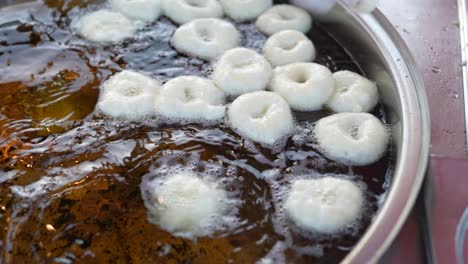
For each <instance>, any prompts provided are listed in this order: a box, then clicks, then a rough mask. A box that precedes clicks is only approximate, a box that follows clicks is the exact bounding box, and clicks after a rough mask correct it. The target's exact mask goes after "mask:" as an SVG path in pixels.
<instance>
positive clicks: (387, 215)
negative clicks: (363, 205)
mask: <svg viewBox="0 0 468 264" xmlns="http://www.w3.org/2000/svg"><path fill="white" fill-rule="evenodd" d="M340 9H346V8H345V7H343V6H341V7H340ZM346 13H347V14H348V15H349V16H352V18H353V19H354V20H355V21H356V23H358V24H359V25H360V26H361V28H362V30H364V31H365V32H366V33H367V35H368V36H369V37H370V39H371V40H372V41H373V42H374V43H372V45H375V46H376V47H378V50H379V52H380V53H381V54H380V55H381V56H382V57H383V59H384V60H385V61H384V63H385V64H386V65H385V67H386V70H388V71H389V73H390V75H391V77H392V81H393V85H394V87H395V88H396V89H397V91H398V95H399V101H400V103H401V104H400V106H399V108H400V111H401V112H400V115H401V116H400V124H399V125H398V124H397V126H398V127H399V128H394V132H396V130H397V129H401V131H399V135H397V137H399V140H398V141H399V142H397V143H396V144H397V145H398V146H399V147H398V148H397V152H398V153H397V156H398V157H397V164H396V170H395V173H394V176H393V180H392V183H391V188H390V191H389V193H388V194H387V197H386V201H385V203H384V204H383V206H382V208H381V209H380V211H379V213H378V215H377V216H376V218H375V219H374V222H373V223H372V225H371V226H370V227H369V229H368V230H367V231H366V233H365V235H364V236H363V237H362V238H361V240H360V241H359V243H358V244H357V245H356V246H355V248H354V249H353V250H352V252H351V253H350V254H348V256H347V257H346V258H345V259H344V261H343V263H375V262H377V261H378V260H379V259H380V258H381V257H382V255H383V254H384V253H385V251H386V250H387V249H388V248H389V247H390V245H391V243H392V242H393V241H394V239H395V238H396V236H397V235H398V233H399V231H400V230H401V228H402V226H403V224H404V222H405V220H406V219H407V218H408V216H409V214H410V212H411V210H412V208H413V206H414V204H415V201H416V198H417V196H418V194H419V191H420V189H421V186H422V182H423V179H424V176H425V173H426V169H427V164H428V158H429V147H430V118H429V106H428V103H427V96H426V91H425V86H424V82H423V79H422V77H421V75H420V74H419V72H418V70H417V67H416V63H415V61H414V59H413V58H412V56H411V54H410V52H409V50H408V48H407V46H406V45H405V44H404V42H403V40H402V39H401V37H400V36H399V34H398V33H397V32H396V30H395V29H394V27H393V26H392V25H391V24H390V22H389V21H388V20H387V19H386V18H385V17H384V15H383V14H382V13H381V12H380V11H378V10H377V11H374V12H373V13H372V14H356V13H354V12H352V11H350V10H346ZM377 82H379V81H377ZM378 84H379V83H378ZM394 107H395V106H394ZM396 133H398V132H396Z"/></svg>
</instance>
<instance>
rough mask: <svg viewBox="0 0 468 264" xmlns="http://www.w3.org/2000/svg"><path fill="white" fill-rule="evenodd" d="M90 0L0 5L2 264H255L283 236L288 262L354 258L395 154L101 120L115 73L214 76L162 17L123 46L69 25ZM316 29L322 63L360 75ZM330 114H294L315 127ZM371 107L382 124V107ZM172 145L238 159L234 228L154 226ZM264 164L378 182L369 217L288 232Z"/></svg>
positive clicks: (250, 38)
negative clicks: (365, 161)
mask: <svg viewBox="0 0 468 264" xmlns="http://www.w3.org/2000/svg"><path fill="white" fill-rule="evenodd" d="M88 2H90V1H70V0H60V1H59V0H56V1H53V0H48V1H45V3H46V5H42V4H34V5H29V6H28V8H16V9H14V10H13V9H9V10H8V11H0V18H2V17H3V18H5V17H8V18H10V19H9V20H7V21H5V19H3V21H2V20H0V22H1V23H0V183H1V185H0V227H1V229H0V263H226V262H234V263H254V262H256V261H258V260H260V259H262V257H264V256H265V255H267V254H268V253H269V252H270V251H271V250H272V248H273V247H274V246H275V245H277V244H278V243H281V242H284V244H285V245H286V246H285V248H283V250H282V252H283V254H282V255H283V256H284V257H285V259H283V260H281V259H279V261H286V262H288V263H332V262H338V261H339V260H341V259H343V258H344V256H345V255H346V254H347V253H348V252H349V251H350V250H351V249H352V248H353V246H354V245H355V244H356V242H357V241H358V239H359V238H360V236H361V235H362V234H363V232H364V231H365V229H366V228H367V227H368V225H369V223H370V222H371V219H372V217H373V215H374V214H375V212H376V211H377V210H378V206H379V203H378V199H379V197H380V195H382V194H383V193H384V192H385V190H386V187H385V186H386V184H387V183H388V179H389V177H390V176H391V174H392V166H393V165H392V164H393V161H392V159H391V155H390V154H389V155H387V156H386V157H385V158H384V159H382V160H381V161H379V162H378V163H376V164H374V165H372V166H367V167H348V166H344V165H341V164H338V163H335V162H332V161H329V160H327V159H325V158H324V157H322V156H321V155H320V154H319V153H318V152H317V151H316V148H315V147H314V144H313V142H311V143H310V142H309V143H304V144H298V143H297V142H295V141H294V140H292V139H291V140H289V141H288V142H287V144H286V146H285V147H284V148H283V149H281V151H279V152H274V151H272V150H271V149H268V148H263V147H261V146H258V145H252V144H246V143H247V142H245V141H244V140H243V139H241V138H240V137H239V136H238V135H236V134H235V133H234V132H232V131H231V130H230V129H229V128H227V127H226V126H225V125H219V126H215V127H207V126H200V125H185V126H168V127H153V126H151V125H149V124H146V125H143V124H138V123H125V122H121V121H115V120H110V119H107V118H103V117H99V116H95V115H94V114H93V110H94V106H95V103H96V101H97V97H98V92H99V85H100V84H101V83H102V82H103V81H104V80H105V79H106V78H108V77H109V76H110V75H112V74H113V73H114V72H116V71H119V70H122V69H133V70H139V71H144V72H146V73H148V74H151V75H153V76H154V77H158V78H160V79H162V80H163V81H164V80H167V79H169V78H172V77H175V76H180V75H188V74H196V75H202V76H208V75H209V74H210V71H211V68H210V66H209V64H207V63H205V62H203V61H200V60H197V59H193V58H188V57H185V56H181V55H178V54H177V52H176V51H175V50H174V49H173V48H172V47H171V46H170V44H169V39H170V36H171V34H172V32H173V31H174V30H175V28H176V27H175V26H174V25H173V24H172V23H171V22H170V21H169V20H167V19H165V18H162V19H160V20H159V21H158V22H155V23H153V24H151V25H148V26H147V27H145V28H144V29H142V30H140V31H139V32H138V34H137V36H135V38H133V39H131V40H128V41H126V42H125V43H123V44H120V45H115V46H102V45H98V44H94V43H90V42H87V41H85V40H82V39H80V38H79V37H77V36H76V35H75V34H74V33H73V30H72V29H71V27H70V24H72V21H73V19H74V18H76V17H77V16H79V15H81V14H83V13H85V12H88V11H89V10H92V9H96V8H97V6H96V5H93V4H90V5H88V4H87V3H88ZM2 12H3V13H2ZM6 12H8V14H7V15H6ZM238 27H239V28H240V29H241V31H242V33H243V36H244V38H243V42H242V45H243V46H246V47H250V48H253V49H256V50H257V51H258V50H260V48H261V46H262V44H263V42H264V41H265V39H266V38H265V37H264V36H262V35H261V34H260V33H258V32H257V31H256V29H255V26H253V25H251V24H243V25H238ZM309 36H310V38H311V39H312V41H313V42H314V44H315V46H316V47H317V51H318V58H317V62H319V63H321V64H324V65H326V66H327V67H329V68H330V69H331V70H332V71H337V70H343V69H346V70H352V71H355V72H360V69H359V66H358V65H357V64H356V63H355V62H354V61H353V60H352V58H351V57H350V55H349V54H347V53H346V51H345V50H344V49H343V48H342V47H341V46H340V45H339V44H338V43H337V42H336V41H335V40H334V38H333V37H332V36H330V35H329V34H328V33H327V32H326V28H323V27H322V26H321V25H318V24H317V25H315V26H314V29H313V30H312V32H310V34H309ZM329 114H330V113H328V112H325V111H321V112H316V113H296V118H297V120H298V122H299V123H301V122H302V123H303V124H304V125H305V124H307V123H311V122H314V121H316V120H317V119H319V118H321V117H324V116H327V115H329ZM374 114H375V115H377V116H378V117H379V118H381V119H382V120H383V121H384V122H385V115H384V112H383V109H382V108H378V109H376V111H375V112H374ZM171 151H178V152H181V153H183V154H182V156H184V155H188V156H190V155H197V156H199V157H200V163H201V164H202V163H210V162H211V163H218V164H222V166H236V167H237V172H236V177H238V178H236V179H235V180H236V181H237V187H238V188H239V189H240V193H241V195H240V196H241V197H239V198H241V199H242V200H243V201H245V202H244V204H243V205H242V206H241V207H240V208H239V213H238V217H239V218H240V219H244V220H245V222H244V223H243V224H242V225H241V226H240V227H238V228H237V229H236V231H235V232H230V233H226V234H218V235H217V236H215V237H214V238H210V237H204V238H199V239H198V240H197V241H196V242H195V241H191V240H188V239H183V238H177V237H174V236H172V235H171V234H169V233H167V232H165V231H163V230H161V229H159V228H158V227H157V226H155V225H152V224H150V223H149V222H148V220H147V210H146V208H145V206H144V204H143V201H142V196H141V193H140V188H139V185H140V183H141V180H142V177H143V176H145V175H149V174H151V173H152V172H151V171H152V168H153V167H154V165H155V164H157V161H158V160H159V159H160V158H161V157H164V156H167V155H169V154H170V153H171ZM173 162H174V163H175V164H180V163H182V164H183V163H184V158H183V157H182V158H180V157H179V158H177V159H175V160H173ZM233 164H234V165H233ZM249 168H250V169H249ZM264 171H275V173H278V174H279V175H281V177H280V178H281V179H282V180H286V181H287V180H288V179H289V178H292V177H294V174H297V173H306V174H307V173H314V174H316V173H338V174H347V175H348V176H350V177H352V178H354V179H356V180H359V181H361V182H363V183H365V185H366V186H367V191H368V194H367V198H368V200H369V201H368V204H369V210H368V214H366V215H365V216H364V217H363V219H361V221H360V224H359V227H358V228H357V232H355V233H352V234H348V235H342V236H336V237H332V238H323V237H314V236H313V235H312V236H307V237H306V236H302V235H301V234H300V232H298V231H297V230H296V229H295V228H294V227H290V228H288V227H286V229H287V230H286V231H285V232H277V230H275V228H274V227H275V221H276V220H275V210H276V209H275V206H277V205H274V202H273V200H272V193H273V190H272V189H271V184H270V183H269V182H268V181H266V180H264V179H262V178H261V177H258V175H256V174H257V173H260V174H261V172H264ZM238 179H242V180H238ZM285 233H286V234H287V235H285ZM307 248H313V250H306V249H307Z"/></svg>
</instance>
